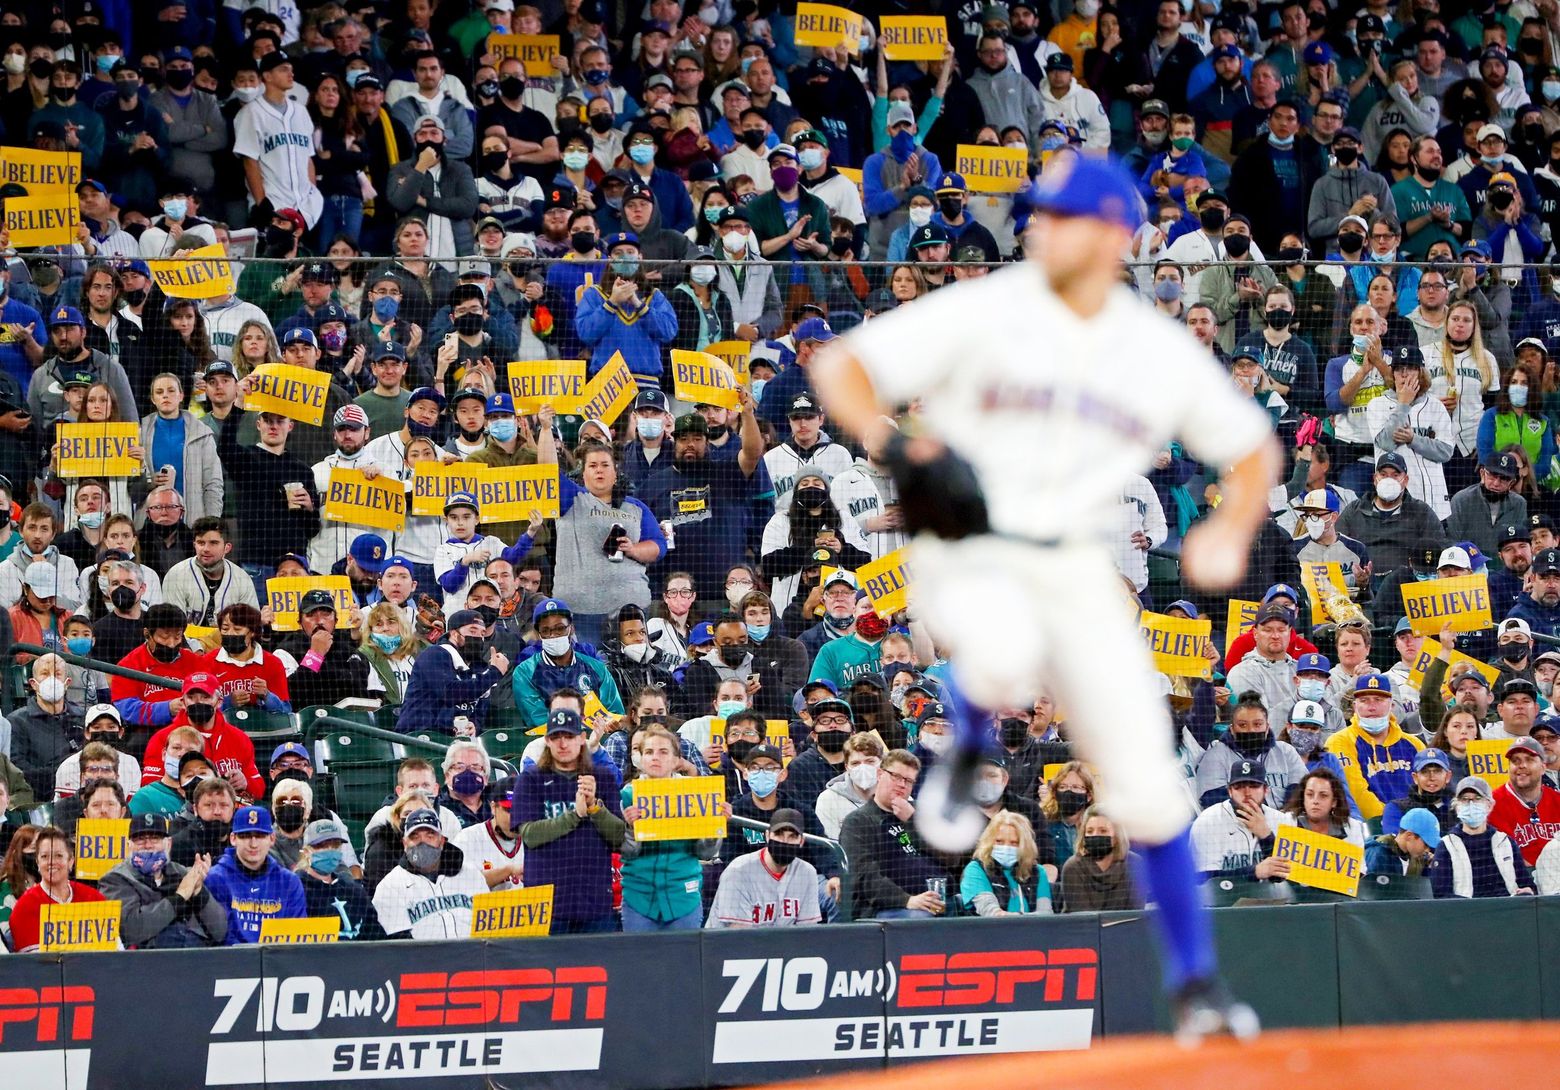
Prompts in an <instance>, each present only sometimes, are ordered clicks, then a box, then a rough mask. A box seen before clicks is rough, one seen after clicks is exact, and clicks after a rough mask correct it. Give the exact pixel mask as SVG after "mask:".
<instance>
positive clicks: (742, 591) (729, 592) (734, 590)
mask: <svg viewBox="0 0 1560 1090" xmlns="http://www.w3.org/2000/svg"><path fill="white" fill-rule="evenodd" d="M752 593H753V584H752V583H733V584H732V585H731V586H729V587H727V588H726V601H728V602H730V603H731V608H732V609H737V608H738V607H740V606H741V605H742V599H744V598H746V597H747V596H748V595H749V594H752Z"/></svg>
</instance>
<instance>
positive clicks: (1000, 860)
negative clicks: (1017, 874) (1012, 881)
mask: <svg viewBox="0 0 1560 1090" xmlns="http://www.w3.org/2000/svg"><path fill="white" fill-rule="evenodd" d="M991 861H992V862H993V863H995V864H996V865H997V866H999V867H1011V866H1013V865H1014V864H1015V863H1017V862H1018V845H1017V844H994V845H992V847H991Z"/></svg>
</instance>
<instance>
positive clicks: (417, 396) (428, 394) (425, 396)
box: [406, 386, 444, 409]
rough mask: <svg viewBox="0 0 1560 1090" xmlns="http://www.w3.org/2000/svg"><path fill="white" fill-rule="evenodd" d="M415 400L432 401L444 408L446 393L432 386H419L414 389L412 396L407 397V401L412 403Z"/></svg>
mask: <svg viewBox="0 0 1560 1090" xmlns="http://www.w3.org/2000/svg"><path fill="white" fill-rule="evenodd" d="M414 401H431V402H433V403H434V404H435V405H437V406H438V407H439V408H441V409H442V408H444V395H443V394H441V393H439V391H438V390H435V389H434V388H433V387H432V386H419V387H417V389H415V390H413V391H412V396H411V397H410V398H409V399H407V402H406V403H407V404H408V405H410V404H411V403H412V402H414Z"/></svg>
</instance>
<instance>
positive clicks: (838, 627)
mask: <svg viewBox="0 0 1560 1090" xmlns="http://www.w3.org/2000/svg"><path fill="white" fill-rule="evenodd" d="M855 620H856V618H855V616H854V615H850V616H845V617H836V616H835V615H834V614H832V613H825V614H824V615H823V623H824V624H826V625H828V626H829V627H830V628H832V629H834V631H836V632H844V631H845V630H846V629H847V628H849V627H850V626H851V625H852V624H853V623H854V622H855Z"/></svg>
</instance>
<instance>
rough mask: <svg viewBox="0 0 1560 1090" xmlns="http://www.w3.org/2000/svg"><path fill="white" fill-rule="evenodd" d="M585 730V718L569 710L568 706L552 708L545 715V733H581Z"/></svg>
mask: <svg viewBox="0 0 1560 1090" xmlns="http://www.w3.org/2000/svg"><path fill="white" fill-rule="evenodd" d="M584 732H585V720H583V719H581V718H580V713H579V712H576V711H570V710H569V709H568V708H554V709H553V710H552V712H551V713H549V714H548V716H547V733H548V734H549V735H552V734H583V733H584Z"/></svg>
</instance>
